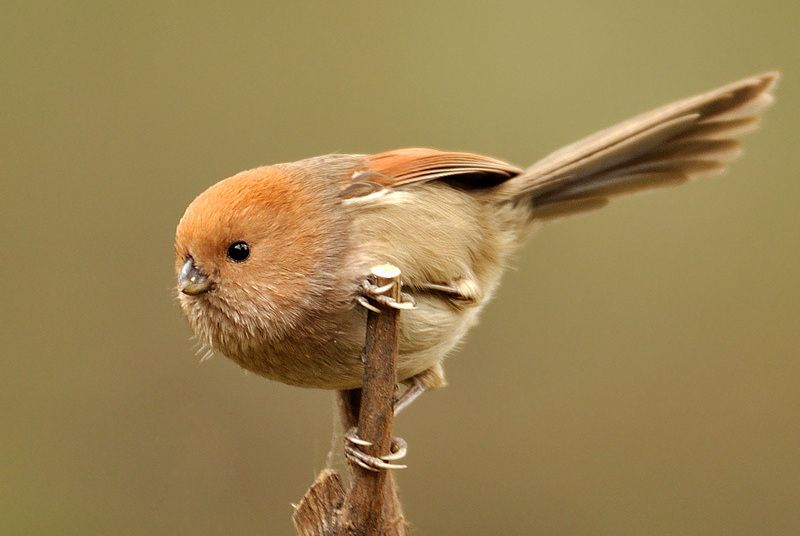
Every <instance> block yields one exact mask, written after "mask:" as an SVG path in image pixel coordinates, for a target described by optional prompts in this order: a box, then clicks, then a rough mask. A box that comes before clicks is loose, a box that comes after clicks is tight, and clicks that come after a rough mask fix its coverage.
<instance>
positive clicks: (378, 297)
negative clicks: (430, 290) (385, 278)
mask: <svg viewBox="0 0 800 536" xmlns="http://www.w3.org/2000/svg"><path fill="white" fill-rule="evenodd" d="M394 285H395V283H394V281H392V282H391V283H388V284H386V285H380V286H379V285H375V284H373V283H372V282H370V281H369V280H367V279H365V280H363V281H362V282H361V293H362V294H361V296H358V297H357V298H356V301H357V302H358V304H359V305H361V306H362V307H364V308H365V309H368V310H370V311H372V312H375V313H380V312H381V310H380V308H379V307H375V306H374V305H373V304H372V303H370V299H372V300H374V301H375V302H377V303H379V304H382V305H385V306H386V307H391V308H393V309H405V310H409V309H415V308H416V302H415V301H414V298H413V297H411V295H409V294H406V293H404V292H402V293H400V300H396V299H394V298H392V297H391V296H387V295H386V293H387V292H388V291H390V290H391V289H393V288H394Z"/></svg>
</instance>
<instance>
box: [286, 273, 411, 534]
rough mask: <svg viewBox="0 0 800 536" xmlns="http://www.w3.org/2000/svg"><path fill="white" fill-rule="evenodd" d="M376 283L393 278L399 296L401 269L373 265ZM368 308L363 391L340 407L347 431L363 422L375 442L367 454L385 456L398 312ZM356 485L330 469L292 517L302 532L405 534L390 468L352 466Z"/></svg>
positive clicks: (343, 396) (342, 396) (350, 394)
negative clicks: (344, 484)
mask: <svg viewBox="0 0 800 536" xmlns="http://www.w3.org/2000/svg"><path fill="white" fill-rule="evenodd" d="M370 279H371V282H372V283H373V284H375V285H377V286H383V285H385V284H387V283H390V282H393V283H394V286H393V287H392V289H391V290H390V291H389V294H387V295H388V296H390V297H392V298H394V299H395V300H398V301H399V300H400V297H401V293H400V271H399V270H398V269H397V268H396V267H394V266H391V265H381V266H376V267H373V269H372V274H371V275H370ZM374 305H376V306H377V307H379V308H380V310H381V312H380V313H375V312H373V311H369V313H368V315H367V331H366V340H365V344H364V351H363V354H362V360H363V362H364V381H363V386H362V388H361V389H353V390H350V391H340V392H339V393H338V402H339V409H340V412H341V415H342V421H343V424H344V428H345V430H347V429H348V428H349V427H351V426H352V425H353V424H354V423H356V422H357V423H358V434H359V437H361V438H362V439H365V440H367V441H369V442H371V443H372V445H371V446H369V447H365V448H364V452H365V453H367V454H369V455H372V456H381V455H383V454H386V453H388V452H389V451H390V449H391V443H392V426H393V422H394V394H395V386H396V383H397V374H396V368H397V334H398V315H399V311H398V310H397V309H394V308H392V307H386V306H384V305H382V304H379V303H374ZM350 469H351V471H352V476H353V478H352V485H351V486H350V489H349V490H348V491H346V492H345V491H344V488H343V487H342V485H341V478H340V477H339V475H338V474H337V473H336V472H335V471H333V470H331V469H325V470H323V471H322V472H321V473H320V474H319V475H318V476H317V479H316V480H315V481H314V483H313V484H312V485H311V487H310V488H309V489H308V491H307V492H306V494H305V495H304V496H303V499H302V500H301V501H300V503H299V504H298V506H297V508H296V509H295V512H294V515H293V516H292V519H293V521H294V524H295V530H296V531H297V533H298V534H299V535H301V536H334V535H336V536H377V535H391V536H405V534H406V529H407V525H406V523H405V519H404V517H403V511H402V506H401V504H400V498H399V495H398V491H397V484H396V481H395V479H394V475H393V474H392V472H391V471H377V472H376V471H368V470H366V469H363V468H361V467H359V466H357V465H354V464H351V465H350Z"/></svg>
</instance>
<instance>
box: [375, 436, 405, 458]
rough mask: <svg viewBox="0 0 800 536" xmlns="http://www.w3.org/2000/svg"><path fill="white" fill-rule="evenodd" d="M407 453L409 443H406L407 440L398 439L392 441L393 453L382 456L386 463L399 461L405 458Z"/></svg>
mask: <svg viewBox="0 0 800 536" xmlns="http://www.w3.org/2000/svg"><path fill="white" fill-rule="evenodd" d="M407 452H408V443H406V441H405V439H402V438H399V437H396V438H394V439H393V440H392V452H391V453H389V454H387V455H385V456H381V460H383V461H385V462H390V461H392V460H399V459H401V458H405V456H406V453H407Z"/></svg>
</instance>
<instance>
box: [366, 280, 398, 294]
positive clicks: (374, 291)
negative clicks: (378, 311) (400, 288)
mask: <svg viewBox="0 0 800 536" xmlns="http://www.w3.org/2000/svg"><path fill="white" fill-rule="evenodd" d="M363 286H364V290H366V291H367V292H369V293H370V294H372V295H373V296H377V295H379V294H383V293H384V292H387V291H389V290H391V289H392V288H393V287H394V281H391V282H389V283H387V284H385V285H383V286H381V287H378V286H375V285H373V284H372V283H370V282H369V281H364V283H363Z"/></svg>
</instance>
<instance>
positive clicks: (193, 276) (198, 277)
mask: <svg viewBox="0 0 800 536" xmlns="http://www.w3.org/2000/svg"><path fill="white" fill-rule="evenodd" d="M178 290H180V291H181V292H183V293H184V294H188V295H189V296H197V295H199V294H203V293H205V292H208V291H209V290H211V281H209V280H208V276H207V275H206V274H204V273H203V272H201V271H200V270H199V269H198V268H197V266H195V265H194V259H192V258H191V257H189V258H188V259H187V260H186V262H185V263H184V264H183V267H182V268H181V273H180V274H178Z"/></svg>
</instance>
